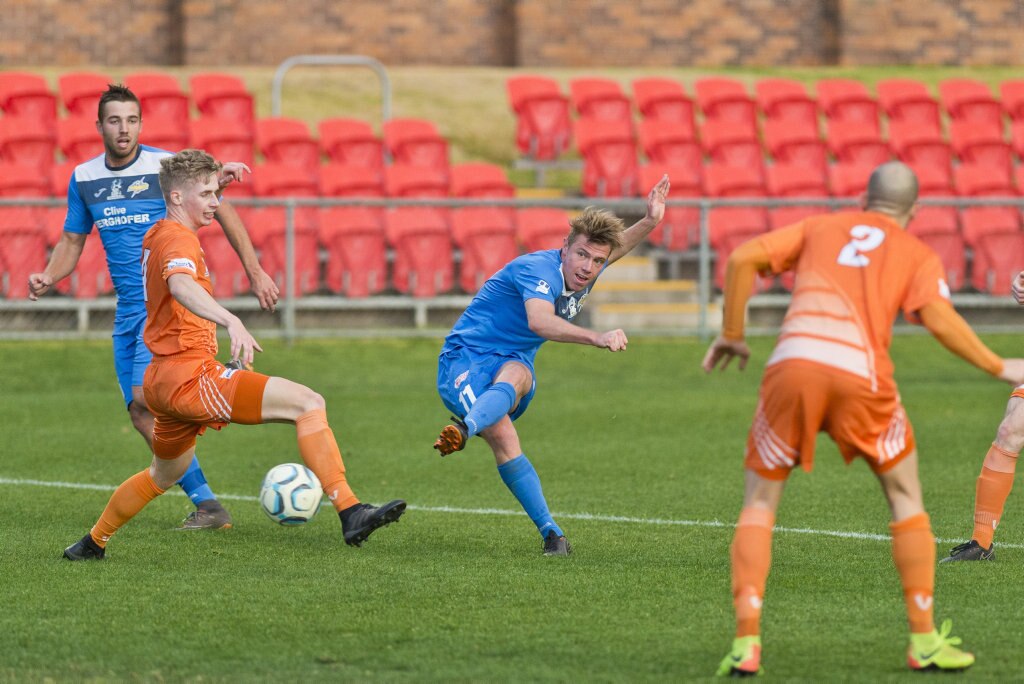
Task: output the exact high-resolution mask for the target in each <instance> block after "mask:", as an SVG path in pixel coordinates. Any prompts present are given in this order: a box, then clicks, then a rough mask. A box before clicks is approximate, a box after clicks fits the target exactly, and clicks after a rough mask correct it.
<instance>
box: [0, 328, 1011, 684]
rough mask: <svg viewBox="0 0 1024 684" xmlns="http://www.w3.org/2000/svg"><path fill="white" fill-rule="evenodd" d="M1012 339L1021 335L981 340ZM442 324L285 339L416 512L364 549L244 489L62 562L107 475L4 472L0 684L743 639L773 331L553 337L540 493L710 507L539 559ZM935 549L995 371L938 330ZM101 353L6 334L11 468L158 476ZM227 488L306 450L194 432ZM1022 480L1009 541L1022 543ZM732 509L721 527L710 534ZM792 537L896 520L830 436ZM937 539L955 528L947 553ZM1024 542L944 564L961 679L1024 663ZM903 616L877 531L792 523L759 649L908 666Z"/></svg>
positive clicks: (219, 677)
mask: <svg viewBox="0 0 1024 684" xmlns="http://www.w3.org/2000/svg"><path fill="white" fill-rule="evenodd" d="M986 339H987V340H988V341H989V342H990V343H991V344H992V345H993V347H994V348H995V349H996V350H997V351H999V352H1000V353H1003V354H1011V353H1014V352H1015V351H1016V350H1017V349H1019V340H1018V339H1017V338H1015V337H988V338H986ZM438 346H439V342H438V341H437V340H422V339H419V340H351V341H307V342H302V343H300V344H297V345H296V346H294V347H290V348H288V347H284V346H282V345H279V344H276V343H271V344H268V345H267V347H268V351H267V352H266V353H265V354H263V355H262V356H261V358H260V359H259V367H260V368H261V369H263V370H264V371H266V372H269V373H280V374H284V375H287V376H289V377H291V378H293V379H295V380H298V381H301V382H305V383H308V384H310V385H311V386H313V387H314V388H316V389H317V390H318V391H320V392H321V393H322V394H323V395H324V396H325V397H326V399H327V405H328V413H329V416H330V419H331V422H332V425H333V427H334V430H335V432H336V434H337V435H338V437H339V441H340V442H341V445H342V449H343V452H344V454H345V459H346V464H347V467H348V472H349V476H350V479H351V482H352V483H353V485H354V487H355V489H356V491H357V493H359V494H360V495H361V496H362V497H363V498H364V499H365V500H369V501H381V500H383V499H387V498H391V497H395V496H400V497H404V498H406V499H407V500H408V501H409V502H410V504H411V505H412V506H413V507H415V508H413V509H412V510H410V511H409V512H408V513H407V514H406V516H405V518H403V520H402V521H401V523H400V524H398V525H396V526H394V527H391V528H388V529H386V530H383V531H380V532H378V533H377V535H375V536H374V537H373V538H371V539H370V540H369V541H368V542H367V543H366V544H365V545H364V547H363V548H361V549H352V548H348V547H345V546H344V544H343V543H342V542H341V535H340V527H339V525H338V524H337V521H336V519H335V518H334V515H333V513H332V512H331V511H330V510H329V509H324V510H323V511H322V512H321V513H320V514H319V516H318V517H317V518H315V519H314V520H313V522H311V523H310V524H309V525H306V526H304V527H301V528H296V529H288V528H282V527H278V526H276V525H273V524H272V523H271V522H270V521H269V520H267V519H266V518H265V517H264V516H263V514H262V513H261V512H260V511H259V509H258V507H257V505H256V503H255V502H254V501H252V500H229V501H227V503H228V505H229V507H230V509H231V512H232V514H233V515H234V517H235V520H236V527H235V528H234V529H232V530H228V531H223V532H214V533H210V532H202V533H179V532H174V531H172V529H171V528H172V527H173V526H174V525H175V523H176V522H177V521H178V520H179V519H180V518H181V517H182V516H184V514H185V513H186V512H187V510H188V508H189V506H188V504H187V502H186V501H185V499H184V498H183V497H181V496H180V495H178V494H174V495H167V496H164V497H161V498H160V499H157V500H156V501H155V502H153V503H152V504H151V505H150V506H149V507H147V508H146V509H145V510H144V511H143V512H142V513H141V514H140V515H139V516H138V517H137V518H136V519H135V520H133V521H132V522H131V523H130V524H128V525H127V526H126V527H125V528H124V529H123V530H122V531H121V532H120V533H119V534H118V535H117V536H116V537H115V538H114V540H113V541H112V542H111V544H110V547H109V554H108V558H107V560H106V561H104V562H103V563H99V564H96V563H91V564H71V563H68V562H66V561H63V560H62V559H61V558H60V551H61V549H62V548H63V547H64V546H66V545H67V544H69V543H71V542H72V541H74V540H76V539H77V538H79V537H80V536H81V535H82V534H84V533H85V531H86V530H87V529H88V527H89V526H90V525H91V524H92V522H93V521H94V520H95V518H96V516H97V515H98V514H99V512H100V511H101V509H102V508H103V506H104V504H105V502H106V500H107V497H108V492H106V491H96V490H87V489H60V488H55V487H50V486H35V485H10V484H0V501H2V508H0V512H2V514H3V519H4V520H5V523H4V525H3V526H2V527H0V548H3V549H4V553H3V554H2V555H0V576H2V577H3V582H2V583H0V600H2V605H3V610H2V612H0V635H3V636H2V637H0V680H8V679H11V680H43V679H46V678H52V679H55V680H57V681H62V680H80V679H97V680H132V681H184V680H187V681H199V680H200V679H201V680H203V681H237V680H253V679H259V680H275V681H307V680H335V681H337V680H342V681H363V680H374V681H424V680H428V681H439V680H445V681H510V680H517V681H520V680H562V681H565V680H579V681H637V680H665V681H679V680H688V679H702V678H705V677H706V676H707V675H709V674H710V673H712V672H713V671H714V669H715V667H716V665H717V663H718V660H719V659H720V658H721V656H722V655H724V653H725V651H726V650H727V648H728V646H729V643H730V640H731V629H732V614H731V613H732V611H731V605H730V599H729V567H728V546H729V542H730V539H731V529H730V527H729V525H730V524H731V523H732V521H733V520H734V519H735V517H736V514H737V512H738V509H739V504H740V497H741V465H740V463H741V453H742V449H743V444H744V440H745V434H746V428H747V424H748V421H749V419H750V415H751V413H752V411H753V408H754V403H755V390H756V386H757V381H758V378H759V374H760V370H761V365H762V364H763V362H764V359H765V357H766V355H767V352H768V350H769V348H770V340H767V339H756V340H754V341H753V343H752V346H753V349H754V353H755V361H754V362H753V363H752V364H751V368H749V369H748V370H747V372H746V373H743V374H741V373H738V372H735V371H734V370H733V369H730V371H729V372H726V373H723V374H718V373H716V374H714V375H713V376H710V377H709V376H705V375H703V374H702V373H701V372H699V370H698V364H699V360H700V357H701V355H702V352H703V345H701V344H698V343H697V342H696V341H693V340H687V339H680V340H660V339H639V340H636V341H634V342H633V343H632V344H631V345H630V348H629V351H628V352H626V353H625V354H619V355H614V356H613V355H609V354H608V353H607V352H602V351H599V350H596V349H589V348H582V347H575V346H569V345H557V344H550V345H547V347H545V349H543V350H542V351H541V353H540V355H539V359H538V371H539V377H540V382H539V387H538V394H537V397H536V399H535V401H534V403H533V405H532V406H531V409H530V411H529V413H528V414H527V415H526V416H525V417H524V418H523V419H522V421H521V422H520V432H521V436H522V440H523V443H524V445H525V449H526V452H527V453H528V454H529V455H530V457H531V459H532V461H533V462H534V464H535V465H536V467H537V469H538V471H539V472H540V474H541V476H542V478H543V481H544V486H545V491H546V494H547V496H548V500H549V502H550V503H551V506H552V509H553V510H554V511H556V512H559V513H563V514H583V513H590V514H594V515H600V516H610V515H617V516H626V517H633V518H657V519H662V520H676V521H696V522H699V523H702V524H700V525H668V524H662V525H656V524H645V523H638V522H608V521H601V520H586V519H581V518H577V517H563V518H562V519H561V522H562V524H563V527H565V528H566V530H567V532H568V534H569V535H570V537H571V539H572V541H573V544H574V546H575V554H574V555H573V556H572V557H570V558H568V559H549V558H543V557H541V556H540V553H539V551H540V542H539V537H538V536H537V535H536V532H535V531H534V529H533V527H532V525H531V524H530V523H529V521H528V520H527V519H525V517H522V516H510V515H500V514H482V513H475V514H474V513H465V512H462V513H458V512H441V511H438V510H430V509H436V508H439V507H443V506H451V507H460V508H467V509H484V508H495V509H501V510H509V511H511V510H514V509H515V508H516V505H515V502H514V500H513V499H512V497H511V495H510V494H509V493H508V492H507V491H506V490H505V488H504V487H503V485H502V484H501V482H500V480H499V478H498V477H497V475H496V474H495V472H494V467H493V465H492V464H491V460H490V456H489V455H488V453H487V452H486V449H485V447H484V445H483V444H482V443H476V442H474V443H471V445H470V447H469V448H468V449H467V450H466V451H465V452H462V453H459V454H456V455H453V456H452V457H449V458H446V459H444V460H442V459H440V458H439V457H437V456H436V454H435V453H434V452H433V451H432V450H431V449H430V443H431V441H432V439H433V437H434V435H435V434H436V431H437V429H438V428H439V427H440V426H441V425H442V424H443V422H444V420H445V419H446V418H447V413H445V411H444V409H443V407H442V406H441V404H440V402H439V400H438V399H437V398H436V395H435V392H434V389H433V382H434V369H435V366H434V360H435V356H436V353H437V349H438ZM894 356H895V358H896V362H897V367H898V368H899V373H898V379H899V380H900V383H901V388H902V391H903V397H904V401H905V403H906V405H907V408H908V411H909V413H910V416H911V419H912V420H913V422H914V424H915V427H916V430H917V434H918V438H919V444H920V450H921V453H922V468H921V470H922V477H923V480H924V484H925V495H926V502H927V504H928V508H929V510H930V513H931V515H932V520H933V524H934V527H935V531H936V534H937V536H938V537H940V538H944V539H950V540H951V539H957V538H960V537H962V536H963V535H964V534H965V533H967V532H968V530H969V519H970V515H971V513H970V511H971V505H972V500H973V490H974V478H975V477H976V475H977V471H978V468H979V466H980V462H981V459H982V457H983V455H984V452H985V450H986V448H987V444H988V443H989V441H990V440H991V438H992V435H993V433H994V430H995V427H996V424H997V423H998V420H999V418H1000V416H1001V415H1002V411H1003V408H1004V406H1005V403H1006V398H1007V395H1008V391H1007V388H1006V387H1005V386H1002V385H1001V384H1000V383H998V382H996V381H994V380H991V379H988V378H986V377H985V376H983V374H981V373H980V372H978V371H976V370H974V369H972V368H970V367H968V366H966V365H965V364H963V363H961V362H959V361H958V360H956V359H954V358H953V357H952V356H950V355H949V354H948V353H947V352H945V351H944V350H942V349H941V348H940V347H939V346H938V345H937V344H936V343H935V342H934V341H933V340H931V339H930V338H927V337H920V336H915V337H900V338H897V339H896V341H895V344H894ZM111 365H112V364H111V359H110V349H109V346H108V344H106V343H103V342H60V343H57V342H53V343H31V344H29V343H2V344H0V378H2V380H0V386H2V387H3V392H0V412H2V415H3V416H4V421H3V425H4V428H3V432H2V434H3V436H2V441H3V448H2V453H3V456H2V460H0V478H7V479H34V480H41V481H46V482H54V481H62V482H69V483H92V484H98V485H110V486H112V485H116V484H117V483H119V482H120V481H121V480H123V479H124V478H125V477H127V476H128V475H130V474H131V473H133V472H136V471H137V470H139V469H141V468H142V467H143V464H144V463H146V460H147V459H146V457H145V455H144V449H143V443H142V441H141V439H140V438H139V437H138V436H137V435H136V434H134V432H133V431H132V430H131V429H130V428H129V427H128V419H127V415H126V414H125V413H124V410H123V407H122V406H121V405H120V400H119V394H118V392H117V389H116V385H115V383H114V381H113V372H112V368H111ZM200 456H201V458H203V462H204V464H205V469H206V472H207V474H208V476H209V478H210V481H211V483H212V484H213V486H214V487H215V489H216V490H217V491H218V492H220V493H223V494H230V495H238V496H245V497H253V496H255V494H256V492H257V489H258V486H259V482H260V479H261V477H262V475H263V473H264V472H265V471H266V470H267V469H268V468H269V467H271V466H272V465H274V464H276V463H279V462H284V461H294V460H297V458H298V457H297V453H296V450H295V446H294V433H293V430H292V429H291V428H289V427H287V426H280V425H275V426H262V427H246V426H231V427H229V428H227V429H225V430H224V431H223V432H220V433H212V432H211V433H210V434H208V435H206V436H204V437H202V438H201V440H200ZM1018 508H1019V506H1018V505H1017V498H1016V497H1012V498H1011V501H1010V504H1009V515H1008V517H1007V520H1006V524H1005V525H1004V526H1003V527H1002V528H1001V529H1000V534H999V540H1000V541H1003V542H1007V543H1011V544H1019V543H1021V541H1024V535H1022V534H1021V522H1020V518H1021V516H1020V515H1019V514H1018V511H1017V509H1018ZM716 520H717V521H722V522H723V523H725V524H724V525H723V526H721V527H714V526H711V525H710V524H709V523H711V522H712V521H716ZM778 524H779V525H780V526H784V527H787V528H811V529H814V530H839V531H852V532H867V533H876V534H886V533H887V531H888V530H887V512H886V509H885V505H884V503H883V501H882V497H881V495H880V493H879V492H878V491H877V485H876V484H875V483H874V481H873V478H872V477H871V475H870V473H869V471H868V469H867V468H866V467H864V465H863V464H860V463H857V464H855V465H853V466H852V467H850V468H846V467H844V466H843V465H842V464H841V461H840V459H839V458H838V456H837V453H836V451H835V449H834V448H833V447H832V446H831V444H829V443H827V442H826V441H824V440H823V441H821V442H820V446H819V453H818V461H817V468H816V470H815V472H814V473H813V475H812V476H805V475H803V474H798V475H796V476H794V478H793V480H792V482H791V483H790V486H789V487H788V490H787V492H786V497H785V499H784V501H783V505H782V508H781V510H780V514H779V518H778ZM948 546H949V544H948V543H943V544H940V552H941V551H945V550H946V549H948ZM1022 559H1024V553H1022V551H1021V550H1020V549H1017V548H1004V549H1002V550H1001V551H1000V554H999V560H998V562H996V563H992V564H985V565H977V566H959V567H947V566H943V567H940V568H939V570H938V585H937V605H938V611H937V616H938V617H939V618H942V617H947V616H952V617H954V618H955V620H956V622H955V632H956V633H958V634H961V635H962V636H964V638H965V643H966V644H967V645H968V646H970V647H971V648H972V649H973V650H974V651H975V652H976V653H977V655H978V658H979V662H978V665H977V666H976V667H975V668H974V669H973V670H972V671H971V672H970V673H969V674H968V677H969V678H970V679H972V680H982V679H984V680H991V681H1005V680H1009V679H1013V678H1015V677H1017V676H1019V673H1020V667H1019V663H1020V656H1019V648H1020V643H1021V642H1020V641H1019V640H1020V639H1021V637H1022V634H1021V631H1022V628H1021V627H1020V625H1021V624H1022V622H1021V611H1022V609H1021V608H1020V605H1021V603H1020V586H1021V584H1022V580H1024V570H1022V563H1021V561H1022ZM905 629H906V627H905V622H904V615H903V609H902V602H901V599H900V589H899V583H898V580H897V576H896V573H895V570H894V568H893V564H892V560H891V557H890V554H889V544H888V542H885V541H876V540H870V539H868V540H864V539H844V538H836V537H828V536H822V535H820V534H800V533H795V532H780V533H778V534H777V535H776V537H775V544H774V565H773V572H772V575H771V578H770V580H769V585H768V591H767V597H766V608H765V616H764V643H765V649H766V650H765V656H764V665H765V667H766V668H767V669H768V672H769V674H771V675H774V676H775V677H777V678H785V679H791V680H799V679H805V680H819V679H822V678H826V679H839V678H842V679H844V680H856V681H877V680H880V679H887V678H899V677H901V676H904V669H903V658H904V653H903V649H904V645H905V644H904V641H905Z"/></svg>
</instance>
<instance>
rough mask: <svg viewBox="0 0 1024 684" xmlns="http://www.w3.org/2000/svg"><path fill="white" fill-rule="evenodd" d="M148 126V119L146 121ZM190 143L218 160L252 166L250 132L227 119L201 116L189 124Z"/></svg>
mask: <svg viewBox="0 0 1024 684" xmlns="http://www.w3.org/2000/svg"><path fill="white" fill-rule="evenodd" d="M146 126H149V121H148V120H147V121H146V124H145V126H143V129H145V127H146ZM190 138H191V145H192V147H195V148H197V149H200V150H206V151H207V152H208V153H210V154H212V155H213V156H214V157H216V158H217V159H219V160H220V161H237V162H242V163H243V164H247V165H248V166H249V168H250V169H251V168H253V166H255V164H256V152H255V149H254V140H253V136H252V133H250V132H249V131H248V130H246V129H245V128H244V127H243V126H239V125H237V124H235V122H233V121H230V120H227V119H217V118H214V117H210V116H203V117H200V118H198V119H194V120H193V121H192V123H191V125H190Z"/></svg>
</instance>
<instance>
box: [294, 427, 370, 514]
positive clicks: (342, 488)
mask: <svg viewBox="0 0 1024 684" xmlns="http://www.w3.org/2000/svg"><path fill="white" fill-rule="evenodd" d="M295 432H296V435H297V436H298V438H299V454H301V456H302V460H303V461H305V462H306V465H307V466H309V469H310V470H312V471H313V474H314V475H316V476H317V478H319V480H320V485H321V486H322V487H323V488H324V492H325V493H326V494H327V498H329V499H330V500H331V503H332V504H334V510H336V511H343V510H345V509H346V508H348V507H350V506H354V505H356V504H357V503H359V499H357V498H356V495H355V494H353V493H352V489H351V488H350V487H349V486H348V481H346V480H345V464H344V463H342V461H341V450H340V449H339V448H338V442H337V441H336V440H335V439H334V433H333V432H332V431H331V426H330V425H328V424H327V412H326V411H324V410H323V409H317V410H314V411H309V412H307V413H303V414H302V415H301V416H299V417H298V419H296V421H295Z"/></svg>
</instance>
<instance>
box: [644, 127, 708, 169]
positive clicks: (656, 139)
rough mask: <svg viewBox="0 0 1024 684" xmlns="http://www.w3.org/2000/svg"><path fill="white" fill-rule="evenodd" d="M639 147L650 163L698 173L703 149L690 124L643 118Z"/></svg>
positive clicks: (702, 157)
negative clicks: (682, 168)
mask: <svg viewBox="0 0 1024 684" xmlns="http://www.w3.org/2000/svg"><path fill="white" fill-rule="evenodd" d="M640 148H641V149H642V150H643V153H644V154H645V155H646V156H647V159H649V160H650V161H652V162H655V163H659V164H672V165H674V166H680V167H684V168H687V169H690V171H689V173H690V174H697V175H699V174H700V167H701V164H702V163H703V159H704V152H703V150H701V147H700V143H699V142H697V134H696V131H695V130H694V129H693V125H692V123H685V122H682V121H666V120H664V119H644V120H643V121H641V122H640ZM641 185H643V184H641Z"/></svg>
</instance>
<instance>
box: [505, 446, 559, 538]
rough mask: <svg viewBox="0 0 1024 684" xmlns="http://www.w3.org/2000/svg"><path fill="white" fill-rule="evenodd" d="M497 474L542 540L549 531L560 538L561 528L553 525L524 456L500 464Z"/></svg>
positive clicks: (535, 476)
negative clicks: (534, 526)
mask: <svg viewBox="0 0 1024 684" xmlns="http://www.w3.org/2000/svg"><path fill="white" fill-rule="evenodd" d="M498 474H499V475H501V480H502V482H504V483H505V486H506V487H508V488H509V490H511V492H512V493H513V494H514V495H515V497H516V498H517V499H519V505H521V506H522V507H523V510H524V511H526V514H527V515H528V516H530V520H532V521H533V524H534V525H536V526H537V531H538V532H540V536H541V537H542V538H544V537H546V536H547V534H548V532H550V531H551V530H554V531H555V534H557V535H558V536H559V537H561V536H562V528H560V527H559V526H558V525H556V524H555V519H554V518H552V517H551V513H550V512H549V511H548V502H547V501H545V500H544V492H543V491H542V490H541V488H540V477H538V476H537V471H536V470H534V469H533V464H532V463H530V460H529V459H528V458H526V454H519V455H518V456H516V457H515V458H513V459H512V460H511V461H508V462H507V463H502V464H501V465H500V466H498Z"/></svg>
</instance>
